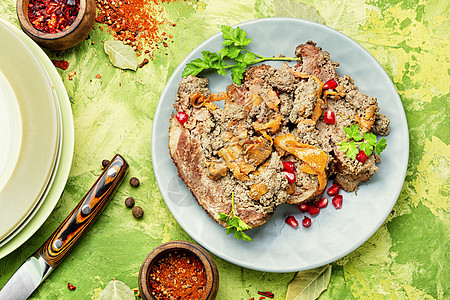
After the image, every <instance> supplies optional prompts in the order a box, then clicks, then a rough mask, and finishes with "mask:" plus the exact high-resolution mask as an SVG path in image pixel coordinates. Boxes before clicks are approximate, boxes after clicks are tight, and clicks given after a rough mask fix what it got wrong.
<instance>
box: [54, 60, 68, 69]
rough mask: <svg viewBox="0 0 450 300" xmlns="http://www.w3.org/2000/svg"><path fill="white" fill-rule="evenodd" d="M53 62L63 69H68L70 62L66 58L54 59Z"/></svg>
mask: <svg viewBox="0 0 450 300" xmlns="http://www.w3.org/2000/svg"><path fill="white" fill-rule="evenodd" d="M52 63H53V64H54V65H55V67H58V68H61V69H63V70H67V68H68V67H69V62H68V61H66V60H52Z"/></svg>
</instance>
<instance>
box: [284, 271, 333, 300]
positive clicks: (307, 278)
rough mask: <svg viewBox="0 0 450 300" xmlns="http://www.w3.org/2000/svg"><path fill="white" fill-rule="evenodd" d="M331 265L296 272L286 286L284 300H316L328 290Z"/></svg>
mask: <svg viewBox="0 0 450 300" xmlns="http://www.w3.org/2000/svg"><path fill="white" fill-rule="evenodd" d="M330 279H331V265H327V266H324V267H319V268H316V269H312V270H307V271H301V272H298V273H297V274H296V275H295V277H294V278H293V279H292V281H291V282H290V283H289V285H288V290H287V294H286V300H312V299H317V298H318V297H319V296H320V294H322V292H323V291H325V290H326V289H327V288H328V284H329V283H330Z"/></svg>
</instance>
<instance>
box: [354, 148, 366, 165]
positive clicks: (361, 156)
mask: <svg viewBox="0 0 450 300" xmlns="http://www.w3.org/2000/svg"><path fill="white" fill-rule="evenodd" d="M356 159H357V160H358V161H359V162H362V163H363V162H365V161H366V159H367V155H366V153H365V152H364V151H362V150H360V151H359V153H358V155H356Z"/></svg>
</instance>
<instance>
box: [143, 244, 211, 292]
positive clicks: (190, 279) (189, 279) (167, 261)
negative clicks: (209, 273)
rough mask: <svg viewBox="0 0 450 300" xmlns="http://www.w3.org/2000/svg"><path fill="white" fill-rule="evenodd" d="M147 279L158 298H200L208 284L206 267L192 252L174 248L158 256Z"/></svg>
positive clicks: (151, 290)
mask: <svg viewBox="0 0 450 300" xmlns="http://www.w3.org/2000/svg"><path fill="white" fill-rule="evenodd" d="M147 281H148V282H149V289H150V292H151V294H152V296H153V297H154V298H156V299H158V300H169V299H189V300H195V299H200V297H201V296H202V294H203V292H204V289H205V286H206V274H205V268H204V266H203V264H202V263H201V261H200V260H199V259H198V258H197V257H196V256H194V255H193V254H192V253H190V252H187V251H180V250H173V251H170V252H166V253H164V254H163V256H161V257H160V258H158V260H157V262H156V263H155V264H154V265H153V266H152V268H151V269H150V273H149V275H148V280H147Z"/></svg>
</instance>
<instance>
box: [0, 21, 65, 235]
mask: <svg viewBox="0 0 450 300" xmlns="http://www.w3.org/2000/svg"><path fill="white" fill-rule="evenodd" d="M0 40H1V41H2V43H3V44H5V45H8V47H1V48H0V72H1V73H2V74H3V79H4V80H6V82H7V83H9V91H10V92H12V95H14V97H11V94H10V97H8V98H9V99H10V100H11V102H13V101H14V99H15V100H16V101H17V102H16V103H17V105H18V107H19V110H20V116H21V125H22V135H21V145H20V153H19V155H18V158H17V161H16V163H15V164H14V167H13V168H12V172H11V173H10V174H7V175H8V177H7V178H6V179H5V180H4V182H3V187H2V189H1V190H0V241H1V240H3V239H4V238H6V237H7V236H9V235H10V234H11V233H12V232H14V231H15V229H16V228H17V227H18V226H20V224H21V223H22V222H23V221H24V220H25V219H26V218H27V217H28V216H29V214H30V212H31V211H32V210H33V209H34V207H35V206H36V205H37V204H38V203H39V200H40V199H42V195H43V194H44V193H45V190H46V188H47V186H48V184H49V182H50V180H51V178H52V174H53V171H54V169H55V163H56V161H57V157H58V153H59V152H58V150H59V137H60V126H59V123H58V108H57V106H56V99H55V97H56V94H55V93H54V91H53V86H52V85H51V83H50V81H49V79H48V76H47V74H46V72H45V69H44V68H43V67H42V65H41V64H40V63H39V61H38V60H37V59H36V57H35V56H34V54H33V52H32V51H31V50H30V49H29V48H28V47H27V46H26V44H25V43H24V42H23V41H22V40H21V39H20V38H18V36H17V35H15V34H14V33H13V32H12V31H11V30H10V29H9V28H8V27H6V26H5V25H2V24H0ZM3 100H4V99H3ZM14 121H17V118H15V119H14ZM7 130H8V129H7ZM0 131H2V132H4V131H5V128H1V129H0ZM13 146H15V145H13ZM14 148H15V147H14Z"/></svg>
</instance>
